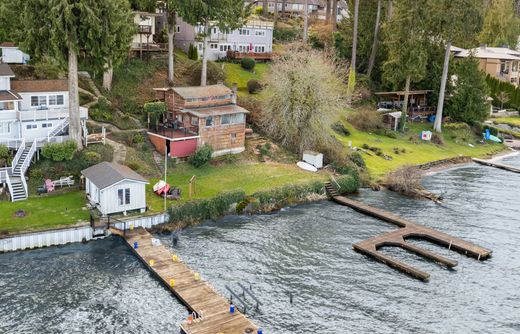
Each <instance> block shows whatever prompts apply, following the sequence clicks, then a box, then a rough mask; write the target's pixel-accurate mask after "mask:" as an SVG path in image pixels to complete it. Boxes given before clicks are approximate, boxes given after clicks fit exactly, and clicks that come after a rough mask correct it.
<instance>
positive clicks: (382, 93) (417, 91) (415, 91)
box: [375, 89, 432, 96]
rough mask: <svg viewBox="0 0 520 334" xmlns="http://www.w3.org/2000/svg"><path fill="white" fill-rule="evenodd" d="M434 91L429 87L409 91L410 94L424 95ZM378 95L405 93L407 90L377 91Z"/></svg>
mask: <svg viewBox="0 0 520 334" xmlns="http://www.w3.org/2000/svg"><path fill="white" fill-rule="evenodd" d="M430 92H432V90H429V89H423V90H411V91H408V94H409V95H423V94H428V93H430ZM375 94H376V95H399V96H400V95H404V94H405V91H403V90H401V91H395V92H377V93H375Z"/></svg>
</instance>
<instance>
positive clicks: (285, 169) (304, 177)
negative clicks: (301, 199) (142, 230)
mask: <svg viewBox="0 0 520 334" xmlns="http://www.w3.org/2000/svg"><path fill="white" fill-rule="evenodd" d="M193 175H196V179H195V194H194V197H193V198H194V199H201V198H209V197H212V196H214V195H216V194H217V193H219V192H224V191H231V190H236V189H242V190H244V191H245V192H246V193H247V194H252V193H254V192H256V191H260V190H266V189H270V188H275V187H279V186H283V185H286V184H290V183H298V182H306V181H310V180H325V179H327V174H325V173H323V172H321V173H316V174H314V173H310V172H306V171H303V170H301V169H299V168H298V167H296V165H284V164H274V163H245V164H244V163H240V164H238V163H237V164H233V163H230V164H224V165H220V166H216V167H215V166H209V165H208V166H205V167H202V168H194V167H193V166H191V165H189V164H187V163H184V164H179V165H176V166H174V167H173V168H171V169H169V175H168V183H170V184H171V185H174V186H176V187H179V188H180V189H181V192H182V199H181V200H180V201H170V202H169V203H172V204H175V203H182V202H185V201H187V200H189V196H188V194H189V192H188V189H189V186H188V184H189V180H190V178H191V177H192V176H193ZM155 182H157V179H152V180H150V185H149V186H148V192H147V202H148V206H149V207H150V208H151V210H152V211H161V210H162V209H163V205H164V204H163V203H164V202H163V199H162V198H161V197H159V196H157V195H155V194H154V193H153V192H152V189H151V188H152V186H153V185H154V184H155Z"/></svg>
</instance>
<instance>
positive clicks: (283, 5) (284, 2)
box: [282, 0, 287, 17]
mask: <svg viewBox="0 0 520 334" xmlns="http://www.w3.org/2000/svg"><path fill="white" fill-rule="evenodd" d="M286 3H287V0H282V17H284V16H285V4H286Z"/></svg>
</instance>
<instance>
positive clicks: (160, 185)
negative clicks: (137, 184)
mask: <svg viewBox="0 0 520 334" xmlns="http://www.w3.org/2000/svg"><path fill="white" fill-rule="evenodd" d="M168 191H170V185H169V184H168V183H166V182H164V181H163V180H161V181H159V182H157V183H156V184H154V186H153V192H154V193H156V194H157V195H159V196H161V195H162V194H164V193H168Z"/></svg>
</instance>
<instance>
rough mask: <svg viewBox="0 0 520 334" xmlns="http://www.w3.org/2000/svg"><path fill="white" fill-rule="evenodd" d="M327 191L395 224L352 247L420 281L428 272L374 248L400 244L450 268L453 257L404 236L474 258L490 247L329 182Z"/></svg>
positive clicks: (485, 253) (485, 254)
mask: <svg viewBox="0 0 520 334" xmlns="http://www.w3.org/2000/svg"><path fill="white" fill-rule="evenodd" d="M326 188H327V192H328V193H329V195H330V196H331V197H332V199H333V200H334V201H335V202H336V203H339V204H342V205H345V206H348V207H350V208H352V209H354V210H356V211H359V212H361V213H364V214H366V215H369V216H372V217H375V218H378V219H381V220H383V221H386V222H389V223H391V224H394V225H396V226H398V227H399V229H398V230H395V231H392V232H388V233H385V234H382V235H379V236H376V237H373V238H370V239H367V240H364V241H361V242H358V243H356V244H354V245H353V248H354V250H356V251H358V252H360V253H363V254H366V255H369V256H371V257H373V258H375V259H376V260H378V261H381V262H383V263H386V264H387V265H389V266H390V267H392V268H395V269H397V270H400V271H402V272H404V273H406V274H408V275H410V276H412V277H415V278H418V279H420V280H423V281H427V280H429V278H430V274H428V273H426V272H424V271H422V270H420V269H417V268H415V267H412V266H410V265H408V264H406V263H403V262H401V261H399V260H397V259H395V258H393V257H391V256H388V255H385V254H383V253H381V252H379V251H378V250H379V249H380V248H381V247H385V246H387V247H400V248H402V249H405V250H407V251H410V252H412V253H415V254H417V255H420V256H423V257H425V258H428V259H430V260H432V261H435V262H437V263H439V264H441V265H445V266H447V267H448V268H453V267H455V266H456V265H457V262H456V261H453V260H451V259H448V258H445V257H443V256H440V255H438V254H435V253H433V252H431V251H429V250H426V249H424V248H421V247H418V246H415V245H413V244H411V243H408V242H406V239H422V240H427V241H431V242H433V243H435V244H438V245H441V246H444V247H446V248H448V249H451V250H454V251H457V252H459V253H462V254H464V255H467V256H470V257H473V258H476V259H477V260H485V259H487V258H489V257H490V256H491V250H489V249H486V248H483V247H480V246H477V245H474V244H472V243H469V242H466V241H464V240H461V239H458V238H455V237H453V236H451V235H448V234H446V233H442V232H439V231H436V230H434V229H431V228H428V227H424V226H421V225H418V224H416V223H413V222H411V221H408V220H406V219H403V218H401V217H398V216H396V215H394V214H392V213H391V212H388V211H385V210H382V209H378V208H375V207H372V206H370V205H366V204H364V203H361V202H359V201H355V200H352V199H350V198H347V197H344V196H340V195H339V194H338V193H337V192H336V191H335V189H334V188H333V186H332V185H331V184H330V183H329V184H327V186H326Z"/></svg>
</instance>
